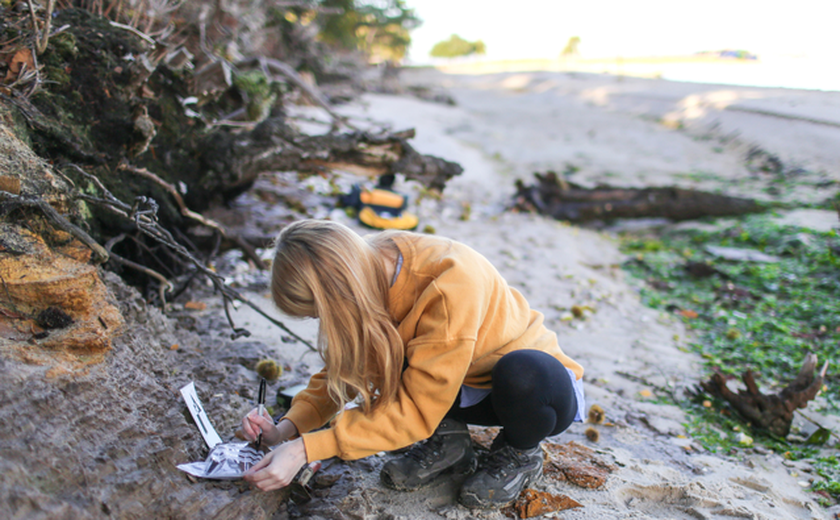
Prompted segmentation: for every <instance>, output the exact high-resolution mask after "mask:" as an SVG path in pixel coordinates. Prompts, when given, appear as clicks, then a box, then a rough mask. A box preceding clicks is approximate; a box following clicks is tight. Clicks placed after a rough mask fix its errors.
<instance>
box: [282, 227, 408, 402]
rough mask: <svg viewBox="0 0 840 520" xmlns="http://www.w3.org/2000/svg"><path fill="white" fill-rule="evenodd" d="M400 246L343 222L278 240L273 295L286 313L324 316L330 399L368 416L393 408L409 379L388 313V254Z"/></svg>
mask: <svg viewBox="0 0 840 520" xmlns="http://www.w3.org/2000/svg"><path fill="white" fill-rule="evenodd" d="M388 247H392V248H394V249H393V250H392V251H393V254H396V252H397V250H396V246H394V245H393V242H391V241H390V240H383V239H382V237H379V238H373V239H371V240H370V241H366V240H365V239H363V238H362V237H360V236H359V235H358V234H356V233H355V232H354V231H353V230H351V229H350V228H348V227H347V226H344V225H342V224H339V223H337V222H332V221H325V220H302V221H299V222H295V223H293V224H290V225H288V226H287V227H285V228H284V229H283V230H282V231H281V232H280V234H279V236H278V237H277V241H276V244H275V248H274V261H273V262H272V265H271V296H272V298H273V299H274V303H275V304H276V305H277V307H279V308H280V310H282V311H283V312H284V313H286V314H288V315H290V316H298V317H317V318H319V320H320V326H319V330H318V351H319V353H320V354H321V358H322V359H323V360H324V364H325V365H326V369H327V387H328V391H329V395H330V397H331V398H332V399H333V400H334V401H335V402H336V403H337V404H338V405H339V406H340V407H341V408H343V407H344V405H345V404H347V403H348V402H349V401H351V400H353V399H354V398H356V397H360V398H361V401H362V407H363V409H364V410H365V411H372V410H375V409H377V408H378V407H380V406H382V405H384V404H386V403H388V402H390V401H392V400H393V399H394V398H395V397H396V394H397V388H398V387H399V381H400V376H401V375H402V368H403V359H404V356H405V354H404V351H403V345H402V340H401V338H400V335H399V333H398V332H397V329H396V326H395V324H394V322H393V320H392V318H391V315H390V313H389V311H388V288H389V286H390V283H389V280H388V279H387V274H386V271H385V266H384V263H383V254H388V253H389V251H388V250H387V248H388Z"/></svg>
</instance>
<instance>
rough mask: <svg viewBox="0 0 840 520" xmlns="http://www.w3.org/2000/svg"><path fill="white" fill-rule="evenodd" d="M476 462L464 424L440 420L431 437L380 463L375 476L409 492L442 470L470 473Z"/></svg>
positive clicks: (388, 485)
mask: <svg viewBox="0 0 840 520" xmlns="http://www.w3.org/2000/svg"><path fill="white" fill-rule="evenodd" d="M476 464H477V459H476V457H475V452H474V451H473V448H472V439H471V438H470V432H469V430H468V429H467V425H466V424H464V423H462V422H459V421H454V420H452V419H444V420H443V421H441V423H440V425H439V426H438V427H437V429H436V430H435V433H434V434H432V436H431V437H429V438H428V439H426V440H424V441H421V442H418V443H417V444H415V445H414V446H412V447H411V449H410V450H408V452H406V453H405V454H404V455H403V456H402V457H400V458H399V459H395V460H391V461H389V462H387V463H386V464H385V465H384V466H382V472H381V473H380V474H379V476H380V478H381V479H382V483H383V484H385V486H387V487H389V488H391V489H397V490H400V491H410V490H414V489H417V488H420V487H423V486H425V485H427V484H429V483H431V482H432V481H433V480H434V479H435V478H437V477H438V476H439V475H442V474H443V473H446V472H453V473H459V474H466V473H472V472H473V471H474V470H475V467H476Z"/></svg>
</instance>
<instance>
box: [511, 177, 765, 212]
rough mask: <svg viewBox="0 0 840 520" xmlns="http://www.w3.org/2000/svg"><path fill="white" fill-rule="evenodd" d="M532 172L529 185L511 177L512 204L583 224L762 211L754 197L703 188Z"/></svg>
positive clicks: (519, 207) (522, 208)
mask: <svg viewBox="0 0 840 520" xmlns="http://www.w3.org/2000/svg"><path fill="white" fill-rule="evenodd" d="M534 176H535V177H536V178H537V183H536V184H534V185H530V186H526V185H525V183H524V182H522V181H521V180H517V181H516V196H515V201H516V207H517V208H518V209H521V210H526V211H532V210H536V211H538V212H540V213H542V214H545V215H550V216H552V217H554V218H556V219H558V220H568V221H572V222H585V221H592V220H604V219H615V218H639V217H664V218H669V219H671V220H691V219H696V218H700V217H708V216H711V217H722V216H733V215H744V214H747V213H756V212H759V211H762V207H761V206H760V205H759V204H758V203H757V202H756V201H755V200H752V199H744V198H739V197H729V196H726V195H718V194H714V193H708V192H703V191H696V190H688V189H683V188H675V187H660V188H617V187H611V186H599V187H596V188H592V189H589V188H584V187H582V186H579V185H577V184H573V183H571V182H568V181H566V180H563V179H560V178H558V177H557V174H556V173H554V172H551V171H550V172H546V173H545V174H544V175H543V174H540V173H535V174H534Z"/></svg>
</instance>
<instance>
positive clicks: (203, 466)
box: [178, 382, 265, 480]
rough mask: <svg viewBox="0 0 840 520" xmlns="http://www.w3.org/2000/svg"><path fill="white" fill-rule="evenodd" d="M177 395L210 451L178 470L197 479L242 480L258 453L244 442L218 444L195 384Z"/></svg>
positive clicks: (185, 387) (258, 455) (257, 458)
mask: <svg viewBox="0 0 840 520" xmlns="http://www.w3.org/2000/svg"><path fill="white" fill-rule="evenodd" d="M181 396H183V398H184V401H185V402H186V403H187V408H189V410H190V414H192V417H193V420H195V423H196V424H197V425H198V430H199V431H200V432H201V436H202V437H204V442H206V443H207V447H209V448H211V449H210V454H209V455H208V456H207V458H206V459H205V460H204V461H203V462H190V463H187V464H179V465H178V469H180V470H181V471H185V472H187V473H189V474H190V475H193V476H195V477H201V478H209V479H217V480H230V479H237V478H242V475H243V474H244V473H245V472H246V471H248V470H249V469H250V468H251V466H253V465H254V464H256V463H257V462H258V461H259V460H260V459H262V458H263V457H264V456H265V453H264V452H263V451H262V450H258V449H256V448H254V446H253V445H252V444H250V443H248V442H222V438H221V437H219V434H218V433H216V429H215V428H213V425H212V424H211V423H210V418H209V417H207V412H205V411H204V406H203V405H202V404H201V400H200V399H199V398H198V394H197V393H196V391H195V384H194V383H192V382H191V383H190V384H188V385H186V386H184V387H183V388H181Z"/></svg>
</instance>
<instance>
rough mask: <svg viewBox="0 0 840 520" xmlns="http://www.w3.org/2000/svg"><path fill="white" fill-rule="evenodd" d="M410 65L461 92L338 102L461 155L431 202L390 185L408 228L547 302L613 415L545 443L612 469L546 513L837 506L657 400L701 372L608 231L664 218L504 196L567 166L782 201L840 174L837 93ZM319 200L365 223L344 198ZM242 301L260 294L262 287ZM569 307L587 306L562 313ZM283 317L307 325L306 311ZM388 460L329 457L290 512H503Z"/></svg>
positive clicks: (553, 485) (414, 74) (427, 81)
mask: <svg viewBox="0 0 840 520" xmlns="http://www.w3.org/2000/svg"><path fill="white" fill-rule="evenodd" d="M403 80H404V81H405V82H406V83H407V84H415V85H424V86H429V87H433V88H437V89H445V90H446V91H447V92H448V93H449V94H450V95H452V97H453V98H454V99H455V101H456V103H457V104H456V105H455V106H448V105H444V104H436V103H431V102H427V101H421V100H418V99H414V98H411V97H407V96H389V95H379V94H376V95H375V94H368V95H365V96H364V97H363V98H362V99H361V101H360V102H357V103H353V104H351V105H347V106H343V107H341V112H342V113H343V114H346V115H348V116H350V117H351V120H352V121H353V122H354V123H355V124H360V125H361V124H365V125H388V126H391V127H392V128H394V129H403V128H410V127H413V128H416V129H417V137H416V138H415V139H414V140H413V144H414V146H415V147H416V148H417V149H418V150H419V151H421V152H423V153H427V154H432V155H437V156H440V157H444V158H447V159H449V160H454V161H457V162H459V163H460V164H461V165H462V166H463V167H464V173H463V175H461V176H460V177H457V178H455V179H453V180H452V181H450V183H449V185H448V186H447V188H446V190H445V192H444V194H443V197H442V198H440V199H439V200H438V199H435V198H432V197H428V196H424V194H423V192H422V190H421V189H420V188H419V186H415V185H412V184H410V183H402V184H399V185H398V186H397V188H398V189H400V190H402V191H405V192H407V193H409V194H411V197H412V202H413V206H412V210H413V211H415V212H416V213H417V214H418V215H419V217H420V222H421V223H420V229H423V228H427V229H428V230H430V231H431V230H434V232H435V233H437V234H439V235H443V236H448V237H451V238H454V239H457V240H460V241H463V242H465V243H467V244H469V245H470V246H472V247H474V248H476V249H477V250H478V251H480V252H481V253H483V254H484V255H485V256H487V258H489V259H490V260H491V261H492V262H493V263H494V264H495V265H496V266H497V267H498V269H499V271H500V272H501V273H502V274H503V275H504V276H505V277H506V279H507V280H508V281H509V283H510V284H511V285H512V286H514V287H516V288H517V289H519V290H520V291H522V292H523V293H524V294H525V295H526V297H527V298H528V299H529V301H530V303H531V304H532V306H533V307H535V308H537V309H539V310H540V311H542V312H543V313H544V314H545V315H546V319H547V324H548V326H549V328H551V329H553V330H555V331H556V332H557V334H558V337H559V339H560V342H561V345H562V347H563V348H564V350H565V351H566V352H567V353H568V354H569V355H571V356H572V357H574V358H575V359H577V360H578V361H580V362H581V363H582V364H583V365H584V367H585V370H586V374H585V383H586V396H587V405H592V404H598V405H600V406H601V407H603V409H604V410H605V412H606V416H607V424H606V425H598V426H597V430H598V433H599V434H600V435H599V439H598V440H597V442H592V441H591V440H589V439H588V438H587V437H586V435H585V430H586V429H587V428H588V427H590V426H592V425H588V424H580V423H576V424H574V425H573V426H572V427H571V428H570V429H569V430H568V431H567V432H565V433H563V434H561V435H559V436H557V437H554V438H551V439H550V441H551V442H554V443H558V444H565V443H568V442H570V441H573V442H575V443H578V444H580V445H583V446H587V447H589V448H591V449H593V450H595V453H596V454H597V456H598V457H599V458H600V459H602V460H603V461H604V462H605V463H607V464H609V465H611V466H612V467H613V468H614V471H613V472H612V473H611V474H610V476H609V477H608V479H607V482H606V484H605V485H604V486H603V487H601V488H598V489H586V488H582V487H579V486H576V485H573V484H571V483H570V482H568V481H559V480H556V479H551V478H543V480H542V482H541V483H540V484H538V485H537V486H535V487H536V489H539V490H543V491H548V492H551V493H555V494H562V495H567V496H569V497H571V498H573V499H574V500H576V501H578V502H579V503H580V504H582V506H583V507H582V508H576V509H571V510H567V511H563V512H560V513H556V514H554V515H548V517H549V518H551V517H554V518H569V519H577V518H581V519H582V518H587V519H615V518H656V519H700V518H702V519H713V518H714V519H718V518H720V519H724V518H755V519H805V518H808V519H821V518H833V514H834V511H833V510H826V509H824V508H822V507H821V506H819V505H818V504H817V502H816V500H815V496H814V495H813V494H812V493H809V492H808V491H807V489H806V488H807V487H808V485H809V478H811V475H809V473H808V472H809V468H808V467H807V465H806V464H803V463H793V462H790V461H787V460H785V459H784V457H783V456H782V455H781V454H778V453H773V452H772V451H770V450H766V449H763V448H758V449H752V448H747V449H742V450H738V451H737V453H734V454H732V455H731V456H726V457H725V456H721V455H717V454H712V453H709V452H706V451H704V450H703V448H702V447H701V446H700V444H699V443H698V442H696V441H694V440H693V439H691V438H690V437H689V436H688V435H687V432H686V429H685V426H684V424H685V422H686V417H685V415H684V413H683V412H682V411H681V410H680V409H679V408H677V407H675V406H671V405H663V404H657V403H656V402H654V399H652V398H651V397H650V396H651V392H650V390H651V389H653V388H667V389H670V390H671V391H673V392H675V393H676V392H680V393H681V392H683V390H684V389H685V388H686V387H691V386H693V385H695V384H697V383H698V381H699V377H700V375H701V374H702V373H701V372H700V368H699V367H700V360H699V358H698V357H697V356H696V355H694V354H691V353H688V349H687V348H686V345H687V342H688V341H689V340H690V337H689V336H688V333H687V331H686V330H685V329H684V327H683V325H682V323H681V321H680V320H678V319H676V318H675V317H674V316H672V315H668V314H665V313H660V312H657V311H654V310H651V309H649V308H646V307H645V306H643V305H642V303H641V302H640V300H639V297H638V294H637V292H636V290H635V289H634V285H633V282H632V281H631V280H629V279H628V276H627V275H625V274H624V273H623V272H622V270H621V268H620V265H621V263H622V261H623V260H624V258H623V255H622V254H621V253H620V252H619V250H618V244H617V240H616V231H617V230H618V229H622V228H623V229H626V228H628V227H639V226H645V225H663V223H662V222H623V223H622V222H619V223H616V224H614V225H613V226H611V227H606V228H605V227H600V228H599V227H597V226H595V227H593V226H589V227H580V226H574V225H569V224H567V223H562V222H558V221H554V220H552V219H549V218H546V217H543V216H538V215H532V214H523V213H515V212H511V211H508V209H509V207H510V203H511V195H512V194H513V193H514V180H515V179H518V178H519V179H523V180H525V181H526V182H529V181H531V180H532V177H531V176H532V173H533V172H535V171H546V170H554V171H560V172H562V171H566V170H568V169H570V168H573V169H574V170H575V173H574V174H573V176H572V179H573V180H574V181H575V182H578V183H580V184H584V185H593V186H594V185H596V184H599V183H608V184H611V185H616V186H644V185H646V186H665V185H676V186H683V187H692V188H700V189H706V190H717V191H722V192H724V193H729V194H741V195H749V196H754V197H759V198H765V199H772V200H777V201H782V202H786V203H790V204H791V205H793V206H796V205H802V204H807V203H814V202H818V201H822V200H825V199H826V198H827V197H829V196H830V195H832V194H833V193H834V191H836V189H837V183H836V181H838V180H840V166H838V165H840V147H837V146H836V143H837V142H840V93H824V92H813V91H795V90H784V89H759V88H747V87H728V86H727V87H724V86H714V85H697V84H688V83H676V82H668V81H662V80H655V79H633V78H626V77H625V78H617V77H615V76H608V75H591V74H575V73H558V72H517V73H497V74H488V75H467V74H444V73H441V72H439V71H435V70H433V69H418V70H406V71H404V77H403ZM309 115H310V116H312V115H316V117H317V114H315V113H314V112H311V111H310V112H309ZM750 150H760V151H761V152H763V153H765V154H768V155H772V156H774V157H777V158H779V159H780V161H781V162H782V163H783V164H784V165H785V168H787V169H790V170H796V171H797V172H799V176H800V177H799V179H800V180H801V181H802V182H799V183H797V186H798V187H797V188H796V189H790V190H787V189H786V190H781V191H780V190H773V189H768V188H770V187H772V186H773V183H774V180H773V178H772V177H770V176H761V175H756V174H755V173H754V172H753V171H752V170H750V168H749V167H748V166H749V165H748V164H747V162H746V161H745V157H746V156H747V153H748V152H749V151H750ZM324 212H325V215H324V216H327V215H329V217H330V218H334V219H337V220H341V221H343V222H345V223H347V224H348V225H351V226H354V227H355V228H356V229H358V230H359V231H360V232H362V233H364V232H367V231H366V230H364V229H363V228H361V227H359V226H358V225H357V224H356V223H355V222H354V221H352V220H351V219H349V218H348V217H347V216H346V215H345V214H344V213H343V212H342V211H337V210H334V211H332V212H330V211H329V210H327V209H325V210H324ZM779 218H783V219H787V221H790V222H796V223H798V224H799V225H804V226H812V227H813V228H814V229H820V230H827V229H832V228H837V227H839V224H838V218H837V214H836V213H835V212H831V211H824V210H814V209H794V210H791V211H786V212H781V213H780V214H779ZM681 225H691V224H681ZM427 226H428V227H427ZM254 298H263V300H262V303H263V304H264V306H266V307H267V306H268V305H269V302H268V301H267V300H265V299H264V295H254ZM573 305H579V306H585V307H587V308H589V309H591V311H587V313H586V315H585V316H584V318H583V319H570V316H571V314H570V309H571V307H572V306H573ZM239 319H244V320H245V321H246V322H247V324H249V326H250V327H251V328H252V329H253V330H255V331H256V339H257V340H260V339H262V340H264V341H266V343H268V344H272V342H273V343H274V344H276V341H273V339H272V336H274V337H276V333H275V332H273V331H271V330H265V331H264V332H260V331H259V330H257V329H259V328H260V326H259V319H258V318H256V317H253V316H251V315H249V314H247V312H246V311H245V310H240V317H239ZM291 326H292V327H293V328H295V330H296V331H298V332H299V333H300V334H301V335H303V336H304V337H310V338H313V339H314V334H315V332H314V330H315V329H314V327H313V323H311V322H310V323H307V322H293V323H291ZM260 334H262V335H263V336H264V337H260ZM276 353H277V355H278V356H280V357H281V358H283V359H287V360H303V361H304V362H305V366H307V367H309V368H311V369H314V368H317V366H318V358H317V355H315V354H314V353H307V351H306V349H305V348H302V347H294V346H280V347H278V348H277V350H276ZM284 377H285V379H281V381H280V383H279V384H280V385H281V386H282V385H284V384H291V383H292V382H299V381H300V379H301V377H302V373H301V372H300V371H297V372H295V373H293V374H287V375H286V376H284ZM803 413H804V414H810V416H811V417H812V418H814V419H815V420H818V421H819V422H820V423H821V424H824V425H826V426H828V427H836V426H837V425H838V421H837V420H836V418H834V417H822V416H817V415H816V414H814V413H813V412H811V411H810V410H805V411H804V412H803ZM795 425H796V427H797V428H801V429H802V431H804V432H807V431H808V429H809V428H810V429H813V428H814V426H813V425H812V424H811V423H810V422H809V421H807V420H803V419H802V417H801V416H800V417H799V418H798V419H797V420H796V422H795ZM730 434H732V432H721V435H730ZM390 456H391V455H387V454H382V455H381V456H377V457H371V458H369V459H366V460H362V461H357V462H351V463H343V462H340V461H332V462H330V463H328V464H327V466H326V468H325V469H324V470H322V476H323V479H324V481H323V482H322V483H324V482H328V483H329V485H322V486H320V487H317V486H316V487H317V489H316V491H315V494H316V498H315V499H314V500H313V501H312V502H310V503H309V504H306V505H305V506H300V507H297V506H290V507H289V510H288V514H289V516H290V517H293V518H295V517H300V518H383V519H384V518H389V519H403V518H405V519H408V518H412V519H440V518H447V519H466V518H488V519H501V518H504V514H503V513H502V512H499V511H486V512H476V511H470V510H467V509H465V508H463V507H461V506H459V505H457V502H456V499H455V498H456V496H457V489H458V487H457V485H458V481H457V480H453V479H444V480H443V481H441V482H440V483H437V484H435V485H433V486H432V487H430V488H426V489H423V490H420V491H417V492H413V493H407V494H406V493H398V492H394V491H390V490H387V489H385V488H384V487H382V486H381V485H380V484H379V481H378V469H379V467H381V465H382V463H383V462H384V461H385V460H387V458H388V457H390Z"/></svg>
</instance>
